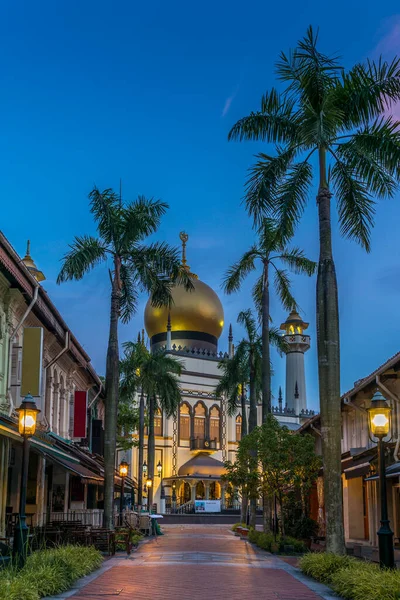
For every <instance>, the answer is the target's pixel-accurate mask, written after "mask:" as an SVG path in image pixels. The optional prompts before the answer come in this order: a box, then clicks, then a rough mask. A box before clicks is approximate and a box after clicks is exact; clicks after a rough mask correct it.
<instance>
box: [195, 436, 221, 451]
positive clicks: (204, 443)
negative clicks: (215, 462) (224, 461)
mask: <svg viewBox="0 0 400 600" xmlns="http://www.w3.org/2000/svg"><path fill="white" fill-rule="evenodd" d="M190 449H191V450H218V443H217V438H214V439H213V440H210V439H209V438H199V437H195V438H194V437H193V438H190Z"/></svg>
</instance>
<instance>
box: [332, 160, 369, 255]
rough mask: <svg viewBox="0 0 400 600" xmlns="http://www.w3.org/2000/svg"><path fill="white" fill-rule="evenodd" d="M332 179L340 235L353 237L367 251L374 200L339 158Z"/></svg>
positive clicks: (362, 183) (333, 169)
mask: <svg viewBox="0 0 400 600" xmlns="http://www.w3.org/2000/svg"><path fill="white" fill-rule="evenodd" d="M332 181H333V185H334V189H335V194H336V197H337V202H338V211H339V222H340V229H341V232H342V235H344V236H345V237H347V238H349V239H354V240H355V241H356V242H358V243H359V244H360V245H361V246H362V247H363V248H364V249H365V250H366V251H367V252H369V251H370V250H371V243H370V238H371V229H372V227H373V224H374V214H375V202H374V200H373V199H372V198H371V196H370V194H369V193H368V188H367V186H366V184H365V183H364V182H363V181H360V179H358V178H357V177H356V176H355V175H354V174H353V172H352V171H351V169H350V168H349V167H348V166H347V165H346V164H345V163H344V162H342V161H341V160H339V159H337V160H336V162H335V164H334V166H333V168H332Z"/></svg>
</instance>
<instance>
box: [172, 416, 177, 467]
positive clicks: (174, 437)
mask: <svg viewBox="0 0 400 600" xmlns="http://www.w3.org/2000/svg"><path fill="white" fill-rule="evenodd" d="M177 446H178V411H175V413H174V420H173V423H172V475H173V476H175V475H176V464H177V452H178V450H177Z"/></svg>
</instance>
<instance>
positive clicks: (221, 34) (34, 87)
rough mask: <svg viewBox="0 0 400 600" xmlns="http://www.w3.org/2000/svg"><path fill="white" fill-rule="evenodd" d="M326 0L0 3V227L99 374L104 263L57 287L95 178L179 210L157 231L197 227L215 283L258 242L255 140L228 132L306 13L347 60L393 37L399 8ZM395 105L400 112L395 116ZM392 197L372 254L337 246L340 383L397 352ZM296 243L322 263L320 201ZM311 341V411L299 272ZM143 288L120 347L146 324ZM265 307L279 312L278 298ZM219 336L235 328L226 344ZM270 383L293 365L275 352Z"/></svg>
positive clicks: (232, 304)
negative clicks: (248, 192)
mask: <svg viewBox="0 0 400 600" xmlns="http://www.w3.org/2000/svg"><path fill="white" fill-rule="evenodd" d="M360 6H361V3H359V2H348V1H346V2H345V1H344V0H338V1H337V2H335V4H334V6H333V5H329V6H328V5H326V3H325V4H324V3H321V2H317V1H316V0H313V1H305V2H302V3H300V4H299V3H298V2H295V1H293V0H289V1H287V2H285V3H283V4H282V3H276V4H271V3H267V2H261V1H255V0H248V1H247V2H237V1H236V0H230V1H229V2H228V1H225V0H220V1H217V2H215V1H214V2H210V1H209V0H204V1H203V2H201V3H188V2H180V1H179V2H175V1H171V2H154V1H153V2H147V3H144V2H143V3H138V2H118V1H117V2H112V3H111V2H104V1H99V0H97V1H96V2H94V1H92V0H85V1H84V2H82V1H81V2H77V1H76V0H69V1H68V2H66V1H59V2H49V1H47V0H46V1H43V0H39V2H35V3H32V2H27V1H16V2H13V3H11V2H9V3H5V2H3V3H2V4H1V5H0V11H1V13H0V14H1V19H0V56H1V58H0V61H1V80H2V93H1V95H0V115H1V121H2V123H1V129H0V131H1V134H0V168H1V181H2V183H1V188H2V189H1V192H2V202H1V221H0V227H1V229H2V230H3V232H4V233H5V234H6V235H7V237H8V238H9V239H10V241H11V242H12V244H13V245H14V246H15V248H16V249H17V251H18V252H19V253H20V254H21V255H23V253H24V250H25V240H26V239H27V238H28V237H29V238H30V239H31V240H32V254H33V256H34V258H35V260H36V262H37V264H38V266H39V267H40V268H41V269H42V270H43V271H44V272H45V274H46V276H47V281H46V282H45V284H44V287H45V288H46V290H47V291H48V292H49V294H50V296H51V298H52V299H53V301H54V302H55V304H56V305H57V307H58V308H59V310H60V311H61V313H62V314H63V316H64V317H65V319H66V321H67V323H68V324H69V326H70V327H71V328H72V330H73V331H74V333H75V335H76V336H77V337H78V339H79V340H80V341H81V343H82V345H83V346H84V347H85V349H86V350H87V351H88V353H89V354H90V356H91V357H92V360H93V364H94V366H95V368H96V369H97V370H98V371H99V373H103V372H104V366H105V353H106V345H107V335H108V304H109V298H108V296H109V289H108V277H107V273H106V272H105V270H104V269H98V270H97V271H96V272H94V273H92V274H91V275H90V276H88V277H87V278H86V279H85V280H84V281H82V282H80V283H71V284H64V285H62V286H57V285H56V284H55V279H56V276H57V273H58V270H59V266H60V258H61V257H62V255H63V253H64V252H65V250H66V248H67V244H68V242H70V241H71V240H72V238H73V236H74V235H75V234H83V233H93V232H94V229H93V223H92V221H91V217H90V214H89V210H88V202H87V194H88V192H89V191H90V190H91V188H92V187H93V184H94V183H95V184H96V185H97V186H98V187H100V188H105V187H115V188H118V186H119V180H120V178H122V181H123V195H124V197H125V198H126V199H133V198H134V197H136V196H137V194H144V195H146V196H149V197H150V196H154V197H160V198H162V199H163V200H165V201H166V202H168V203H169V205H170V210H169V212H168V214H167V216H166V217H165V219H164V220H163V223H162V227H161V228H160V231H159V235H158V238H159V239H163V240H166V241H168V242H170V243H172V244H175V243H177V242H178V234H179V231H180V230H182V229H185V230H186V231H187V232H188V233H189V235H190V240H189V245H188V261H189V264H190V265H191V267H192V268H193V270H194V271H195V272H196V273H198V274H199V276H200V277H201V278H202V279H203V280H205V281H206V282H207V283H209V284H210V285H211V286H212V287H214V288H215V289H216V290H218V289H219V286H220V283H221V278H222V276H223V273H224V271H225V270H226V269H227V267H228V266H229V265H230V264H231V263H232V262H233V261H235V260H236V259H237V258H238V257H239V256H240V254H241V253H242V252H243V251H244V250H246V249H247V247H248V246H249V245H250V244H251V243H252V241H253V233H252V230H251V224H250V222H249V221H248V219H247V217H246V215H245V212H244V210H243V208H242V206H241V205H240V201H241V198H242V196H243V184H244V181H245V178H246V170H247V168H248V167H249V166H250V165H251V164H252V160H253V158H252V157H253V155H254V154H255V153H256V152H257V151H259V150H260V149H261V148H262V146H261V145H259V144H255V143H246V144H244V143H242V144H239V143H229V144H228V142H227V133H228V131H229V129H230V127H231V126H232V124H233V123H234V122H235V121H236V120H237V119H238V118H240V117H241V116H243V115H245V114H247V113H248V112H249V111H250V110H252V109H257V107H258V104H259V100H260V97H261V95H262V93H263V92H264V91H265V90H266V89H268V88H269V87H270V86H271V85H272V84H273V83H274V75H273V65H274V62H275V60H276V58H277V56H278V54H279V51H280V50H281V49H282V50H287V49H288V48H289V47H292V46H293V45H294V44H295V42H296V40H297V39H298V38H299V37H301V36H302V35H303V34H304V33H305V30H306V28H307V26H308V25H309V24H310V23H311V24H313V25H314V26H319V27H320V29H321V33H320V38H321V47H322V48H323V49H324V50H325V51H327V52H336V51H337V52H339V53H340V54H341V55H343V57H344V58H343V62H344V64H345V65H346V66H350V65H351V64H352V63H354V62H356V61H359V60H363V59H364V58H366V57H368V56H370V57H376V56H377V55H378V54H379V53H380V52H383V53H384V54H385V55H386V56H387V57H391V56H392V55H393V54H394V53H395V52H396V49H398V48H400V15H399V14H397V13H398V11H399V9H398V4H397V2H395V1H392V0H387V1H386V2H384V3H383V2H381V3H378V2H376V1H375V2H372V1H370V0H366V1H365V2H363V3H362V10H360ZM399 116H400V115H399ZM399 199H400V198H399V197H397V198H396V199H395V200H391V201H388V202H384V203H381V204H380V205H379V206H378V209H377V215H376V227H375V230H374V233H373V240H372V242H373V243H372V247H373V251H372V253H371V254H370V255H366V254H364V253H363V252H362V250H361V249H359V248H358V247H357V246H356V245H355V244H353V243H350V242H348V241H344V240H341V239H340V238H339V234H338V231H337V228H336V226H335V240H334V252H335V258H336V264H337V272H338V279H339V286H340V314H341V336H342V350H341V352H342V389H343V391H344V390H345V389H347V388H349V387H351V386H352V384H353V382H354V381H355V380H357V379H359V378H360V377H363V376H365V375H367V374H368V373H369V372H370V371H371V370H373V369H374V368H375V367H376V366H377V365H378V364H379V363H381V362H383V361H384V360H385V359H386V358H387V357H389V356H390V355H391V354H393V353H395V352H396V351H397V350H398V349H399V344H398V339H399V333H400V331H399V330H400V326H399V324H398V322H397V314H398V301H399V292H400V264H399V243H398V224H399V221H400V203H399ZM295 243H296V244H297V245H299V246H302V247H303V248H304V249H305V250H306V252H307V254H308V256H309V257H311V258H314V259H317V257H318V242H317V228H316V207H315V202H314V200H313V199H311V200H310V202H309V206H308V208H307V211H306V214H305V216H304V219H303V221H302V224H301V226H300V228H299V230H298V233H297V235H296V240H295ZM294 286H295V287H294V290H295V294H296V297H297V299H298V302H299V304H300V306H301V308H302V309H303V315H304V318H305V319H306V320H308V321H309V322H310V328H309V332H310V335H311V337H312V348H311V350H310V351H309V353H308V354H307V357H306V376H307V385H308V397H309V404H310V406H311V407H313V408H317V407H318V382H317V364H316V347H315V346H316V343H315V278H313V279H311V280H308V279H307V280H305V279H304V278H299V277H296V278H294ZM250 288H251V281H249V283H248V285H245V287H244V290H243V293H242V294H240V295H236V296H231V297H223V294H222V292H220V295H221V300H222V302H223V304H224V308H225V317H226V318H225V321H226V323H229V322H232V323H233V326H234V334H235V337H236V339H239V338H240V330H239V327H238V326H237V325H235V321H236V315H237V313H238V311H239V310H241V309H242V308H247V307H248V306H250V294H249V290H250ZM145 300H146V299H145V298H144V297H142V299H141V303H140V306H139V310H138V313H137V316H136V317H135V318H134V319H133V321H132V322H131V324H130V325H129V326H125V327H122V328H121V340H122V341H124V340H127V339H130V338H135V337H136V335H137V331H138V330H139V329H141V327H142V313H143V306H144V303H145ZM272 316H273V318H274V320H275V322H276V323H277V324H278V325H279V324H280V323H281V322H282V320H284V318H285V316H286V315H285V314H284V313H283V312H282V310H281V308H280V307H279V305H278V303H277V301H276V300H273V302H272ZM226 345H227V330H225V332H224V333H223V335H222V338H221V344H220V347H221V349H225V348H226ZM274 366H275V376H274V381H273V387H274V393H275V394H277V388H278V386H279V385H280V384H282V385H284V360H283V359H279V358H278V357H274Z"/></svg>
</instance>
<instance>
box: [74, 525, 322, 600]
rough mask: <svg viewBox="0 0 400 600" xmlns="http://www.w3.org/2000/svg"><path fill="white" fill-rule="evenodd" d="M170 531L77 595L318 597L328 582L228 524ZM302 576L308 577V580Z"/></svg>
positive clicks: (93, 598) (125, 599)
mask: <svg viewBox="0 0 400 600" xmlns="http://www.w3.org/2000/svg"><path fill="white" fill-rule="evenodd" d="M164 530H165V531H166V535H164V536H161V537H159V538H157V540H149V541H146V542H145V543H142V544H141V545H140V548H139V550H138V551H137V552H136V553H134V554H133V555H132V557H131V558H127V557H126V556H125V557H119V556H118V557H115V558H112V559H110V560H109V561H107V562H106V564H105V569H107V570H105V571H104V572H103V573H102V574H100V576H99V577H97V578H96V579H95V580H94V581H92V582H90V583H88V584H87V585H85V586H84V587H83V588H81V589H80V590H79V591H78V592H77V594H76V595H74V596H73V600H75V599H76V600H78V599H79V600H113V599H119V600H130V599H132V600H133V599H136V598H139V599H140V600H186V599H192V598H200V599H201V600H203V599H204V600H205V599H206V598H212V600H247V599H249V600H250V599H253V598H260V599H261V598H262V600H318V598H319V599H321V598H326V599H327V598H330V597H331V596H330V594H329V593H328V592H327V590H326V588H324V586H321V585H320V584H311V586H312V587H313V588H314V590H315V591H313V590H312V589H310V587H309V585H310V584H309V583H308V581H307V580H306V578H304V576H302V575H301V574H299V572H298V571H297V570H296V569H294V567H293V566H292V565H290V564H288V563H287V562H284V561H282V560H279V559H278V558H277V557H275V556H272V555H271V554H268V553H267V552H263V551H261V550H258V549H256V548H255V547H254V546H252V545H251V544H250V543H248V542H245V541H244V540H240V539H239V538H237V537H235V536H233V535H232V533H231V532H230V531H229V528H228V527H215V526H208V525H198V526H190V525H183V526H181V527H176V526H170V527H168V526H166V527H165V528H164ZM299 579H303V580H305V582H304V583H303V582H302V581H300V580H299Z"/></svg>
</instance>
